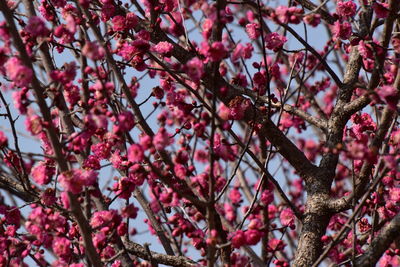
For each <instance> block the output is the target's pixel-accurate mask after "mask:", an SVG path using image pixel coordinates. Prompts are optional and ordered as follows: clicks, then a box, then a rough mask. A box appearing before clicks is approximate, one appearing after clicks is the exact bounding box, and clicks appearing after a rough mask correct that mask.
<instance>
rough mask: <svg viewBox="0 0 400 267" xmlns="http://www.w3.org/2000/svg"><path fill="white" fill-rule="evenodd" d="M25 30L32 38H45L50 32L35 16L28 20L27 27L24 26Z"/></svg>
mask: <svg viewBox="0 0 400 267" xmlns="http://www.w3.org/2000/svg"><path fill="white" fill-rule="evenodd" d="M25 30H26V31H27V32H28V33H29V34H31V35H32V36H33V37H39V36H47V35H48V34H49V32H50V31H49V29H47V27H46V25H45V23H44V21H43V20H42V19H41V18H39V17H36V16H33V17H30V18H29V21H28V25H26V27H25Z"/></svg>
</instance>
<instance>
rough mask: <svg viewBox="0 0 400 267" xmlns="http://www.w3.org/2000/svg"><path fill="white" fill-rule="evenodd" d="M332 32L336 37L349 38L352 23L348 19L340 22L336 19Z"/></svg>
mask: <svg viewBox="0 0 400 267" xmlns="http://www.w3.org/2000/svg"><path fill="white" fill-rule="evenodd" d="M332 32H333V34H334V37H335V38H339V39H342V40H347V39H349V38H350V36H351V34H352V33H353V32H352V28H351V24H350V23H348V22H347V21H345V22H339V21H336V22H335V24H334V25H333V28H332Z"/></svg>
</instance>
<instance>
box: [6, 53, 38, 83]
mask: <svg viewBox="0 0 400 267" xmlns="http://www.w3.org/2000/svg"><path fill="white" fill-rule="evenodd" d="M5 68H6V72H7V76H8V77H9V78H10V79H11V80H12V81H13V82H14V84H15V85H17V86H19V87H24V86H28V85H29V84H30V83H31V81H32V75H33V72H32V70H31V69H30V68H28V67H26V66H25V65H23V64H22V62H21V61H20V60H19V59H18V58H16V57H12V58H10V59H9V60H8V61H7V63H6V64H5Z"/></svg>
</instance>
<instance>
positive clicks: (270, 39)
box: [265, 32, 287, 52]
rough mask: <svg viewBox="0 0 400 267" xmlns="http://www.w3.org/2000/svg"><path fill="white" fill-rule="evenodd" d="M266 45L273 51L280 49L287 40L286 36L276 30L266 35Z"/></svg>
mask: <svg viewBox="0 0 400 267" xmlns="http://www.w3.org/2000/svg"><path fill="white" fill-rule="evenodd" d="M265 42H266V47H267V48H268V49H271V50H273V51H275V52H276V51H278V50H279V49H281V48H282V47H283V45H284V44H285V43H286V42H287V39H286V37H285V36H282V35H279V34H278V33H276V32H272V33H268V34H267V35H266V36H265Z"/></svg>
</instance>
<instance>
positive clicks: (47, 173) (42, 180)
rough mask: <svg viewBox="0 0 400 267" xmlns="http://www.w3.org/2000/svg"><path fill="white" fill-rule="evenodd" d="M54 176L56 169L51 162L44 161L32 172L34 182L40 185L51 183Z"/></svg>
mask: <svg viewBox="0 0 400 267" xmlns="http://www.w3.org/2000/svg"><path fill="white" fill-rule="evenodd" d="M54 174H55V168H54V167H53V166H51V165H50V163H49V162H44V161H41V162H40V163H39V164H38V165H37V166H35V167H34V168H33V169H32V172H31V175H32V178H33V180H34V181H35V182H36V183H38V184H40V185H44V184H48V183H50V182H51V178H52V177H53V175H54Z"/></svg>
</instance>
